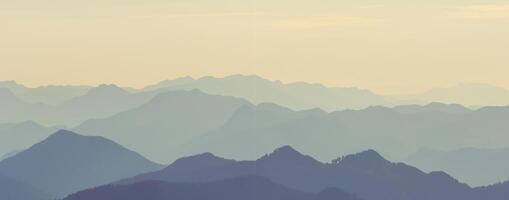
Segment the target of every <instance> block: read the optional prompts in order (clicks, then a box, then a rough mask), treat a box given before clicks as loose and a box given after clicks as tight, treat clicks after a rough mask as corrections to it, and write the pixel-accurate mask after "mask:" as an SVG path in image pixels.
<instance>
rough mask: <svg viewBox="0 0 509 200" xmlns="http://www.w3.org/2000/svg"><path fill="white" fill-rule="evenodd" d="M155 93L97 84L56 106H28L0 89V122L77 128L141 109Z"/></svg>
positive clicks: (29, 104) (35, 104) (8, 91)
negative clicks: (126, 111)
mask: <svg viewBox="0 0 509 200" xmlns="http://www.w3.org/2000/svg"><path fill="white" fill-rule="evenodd" d="M156 94H157V93H155V92H139V93H130V92H127V91H126V90H124V89H122V88H119V87H117V86H115V85H100V86H98V87H95V88H91V89H89V90H87V92H86V93H85V94H83V95H82V96H76V97H74V98H71V99H69V100H67V101H65V102H63V103H61V104H58V105H48V104H43V103H27V102H24V101H22V100H21V99H19V98H18V97H17V96H16V95H15V94H14V93H13V92H11V91H10V90H8V89H6V88H1V87H0V106H2V107H5V109H2V110H0V114H1V115H0V122H3V123H19V122H23V121H26V120H31V121H34V122H37V123H39V124H42V125H45V126H57V125H58V126H67V127H72V126H76V125H78V124H80V123H82V122H84V121H86V120H89V119H94V118H103V117H108V116H110V115H113V114H116V113H119V112H121V111H125V110H129V109H132V108H136V107H138V106H141V105H142V104H144V103H146V102H148V101H149V100H150V99H152V98H153V97H154V96H155V95H156Z"/></svg>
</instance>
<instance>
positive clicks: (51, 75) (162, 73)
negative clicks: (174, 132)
mask: <svg viewBox="0 0 509 200" xmlns="http://www.w3.org/2000/svg"><path fill="white" fill-rule="evenodd" d="M0 27H1V30H0V80H16V81H18V82H21V83H24V84H26V85H29V86H35V85H42V84H99V83H116V84H120V85H124V86H133V87H142V86H144V85H147V84H151V83H154V82H157V81H160V80H162V79H169V78H170V79H171V78H175V77H180V76H186V75H191V76H193V77H200V76H205V75H213V76H225V75H229V74H239V73H240V74H258V75H260V76H263V77H266V78H269V79H273V80H276V79H277V80H282V81H284V82H292V81H307V82H319V83H323V84H326V85H330V86H357V87H361V88H366V89H371V90H373V91H375V92H378V93H382V94H403V93H416V92H421V91H424V90H427V89H429V88H433V87H448V86H453V85H456V84H459V83H467V82H482V83H489V84H492V85H497V86H501V87H505V88H509V79H508V78H507V76H508V74H509V2H507V1H506V0H440V1H439V0H426V1H425V0H422V1H419V2H417V1H408V0H405V1H404V0H383V1H382V0H355V1H354V0H349V1H346V0H322V1H317V0H88V1H84V0H83V1H77V0H74V1H72V0H45V1H41V0H0Z"/></svg>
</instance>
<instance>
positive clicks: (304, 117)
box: [179, 104, 509, 161]
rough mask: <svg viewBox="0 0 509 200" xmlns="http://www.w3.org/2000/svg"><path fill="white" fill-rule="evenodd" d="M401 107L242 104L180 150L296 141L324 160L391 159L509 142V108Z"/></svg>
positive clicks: (245, 148)
mask: <svg viewBox="0 0 509 200" xmlns="http://www.w3.org/2000/svg"><path fill="white" fill-rule="evenodd" d="M266 105H270V106H266ZM436 108H439V109H436ZM401 110H405V109H402V108H401V107H398V108H387V107H381V106H376V107H369V108H366V109H362V110H343V111H336V112H331V113H326V112H321V111H317V110H307V111H292V110H289V109H286V108H284V107H280V106H277V105H274V104H261V105H259V106H257V107H242V108H240V109H238V110H237V111H236V112H235V113H234V114H233V116H232V118H231V119H230V120H229V121H228V122H226V123H225V124H224V125H223V126H222V127H220V128H218V129H215V130H211V131H209V132H208V133H206V134H204V135H203V136H201V137H196V138H194V139H193V140H192V141H190V142H189V143H187V144H186V145H185V146H182V147H181V148H180V150H179V151H180V152H183V153H182V155H192V154H197V153H200V152H204V151H207V152H211V153H214V154H216V155H219V156H224V157H229V158H234V159H255V158H256V157H259V156H261V155H263V153H264V152H268V151H270V150H271V149H274V148H277V147H278V146H282V145H291V146H294V147H296V148H299V149H303V150H305V151H306V152H309V153H310V155H313V156H314V157H315V158H318V159H319V160H322V161H323V160H330V159H332V158H333V157H334V156H335V155H336V153H337V152H345V153H353V152H357V151H361V150H363V149H368V148H375V149H377V150H378V151H380V152H382V153H383V154H384V155H387V156H388V157H389V158H391V159H398V160H402V159H404V158H406V157H407V156H408V154H409V153H410V152H415V151H417V150H418V149H419V148H421V147H431V148H438V149H455V148H461V147H465V146H475V147H491V146H503V145H505V144H506V142H505V141H506V140H505V139H506V134H505V133H507V132H508V131H509V123H507V120H506V119H509V107H485V108H481V109H478V110H472V111H468V110H465V109H462V108H459V109H458V106H457V105H445V104H440V105H439V104H430V105H429V106H426V108H419V109H415V110H413V109H412V108H410V109H406V110H405V111H401ZM409 110H413V111H409ZM459 110H463V111H465V112H463V111H459Z"/></svg>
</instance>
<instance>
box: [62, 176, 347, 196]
mask: <svg viewBox="0 0 509 200" xmlns="http://www.w3.org/2000/svg"><path fill="white" fill-rule="evenodd" d="M91 199H93V200H170V199H175V200H355V199H357V198H355V197H354V196H353V195H350V194H347V193H345V192H343V191H341V190H339V189H334V188H329V189H326V190H324V191H321V192H319V193H306V192H300V191H297V190H294V189H290V188H287V187H284V186H282V185H279V184H276V183H274V182H272V181H270V180H268V179H266V178H262V177H257V176H245V177H237V178H232V179H226V180H219V181H213V182H207V183H169V182H164V181H142V182H137V183H134V184H129V185H107V186H102V187H98V188H94V189H90V190H85V191H82V192H78V193H76V194H73V195H70V196H69V197H67V198H65V199H64V200H91Z"/></svg>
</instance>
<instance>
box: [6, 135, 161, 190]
mask: <svg viewBox="0 0 509 200" xmlns="http://www.w3.org/2000/svg"><path fill="white" fill-rule="evenodd" d="M160 168H162V166H160V165H159V164H156V163H154V162H152V161H149V160H147V159H145V158H143V157H142V156H140V155H139V154H137V153H135V152H133V151H130V150H128V149H125V148H124V147H122V146H120V145H118V144H116V143H114V142H112V141H110V140H107V139H105V138H101V137H91V136H81V135H78V134H76V133H73V132H69V131H64V130H60V131H58V132H56V133H54V134H52V135H50V136H49V137H48V138H47V139H45V140H43V141H42V142H39V143H37V144H35V145H33V146H32V147H30V148H28V149H27V150H25V151H22V152H20V153H18V154H16V155H14V156H12V157H9V158H7V159H5V160H3V161H1V162H0V174H3V175H4V176H7V177H9V178H11V179H13V180H17V181H21V182H23V183H27V184H29V185H32V186H33V187H34V188H37V190H40V191H43V192H44V193H46V194H49V195H51V196H54V197H64V196H66V195H68V194H71V193H73V192H77V191H79V190H83V189H87V188H90V187H95V186H99V185H102V184H106V183H109V182H112V181H115V180H118V179H121V178H125V177H129V176H134V175H136V174H139V173H143V172H149V171H154V170H158V169H160Z"/></svg>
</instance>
